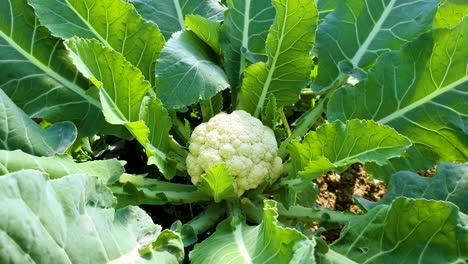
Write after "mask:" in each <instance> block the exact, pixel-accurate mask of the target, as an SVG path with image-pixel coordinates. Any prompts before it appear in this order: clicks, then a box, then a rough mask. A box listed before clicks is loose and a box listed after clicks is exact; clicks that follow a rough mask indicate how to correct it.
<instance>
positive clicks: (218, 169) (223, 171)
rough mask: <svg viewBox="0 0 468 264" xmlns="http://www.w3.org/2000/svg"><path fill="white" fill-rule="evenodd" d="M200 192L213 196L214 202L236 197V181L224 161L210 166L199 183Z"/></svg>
mask: <svg viewBox="0 0 468 264" xmlns="http://www.w3.org/2000/svg"><path fill="white" fill-rule="evenodd" d="M198 187H199V189H200V192H202V193H205V194H207V195H209V196H211V197H213V199H214V201H215V203H219V202H221V201H222V200H229V199H234V198H237V197H238V196H237V191H236V182H235V179H234V176H232V175H231V174H230V173H229V170H228V168H227V166H226V163H219V164H217V165H215V166H213V167H211V168H210V169H209V170H208V172H207V173H206V174H205V175H202V180H201V182H200V183H199V186H198Z"/></svg>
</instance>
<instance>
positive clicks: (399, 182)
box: [356, 163, 468, 214]
mask: <svg viewBox="0 0 468 264" xmlns="http://www.w3.org/2000/svg"><path fill="white" fill-rule="evenodd" d="M400 196H403V197H408V198H425V199H430V200H441V201H449V202H452V203H453V204H455V205H456V206H458V207H459V208H460V211H461V212H462V213H464V214H467V213H468V165H459V164H454V163H440V164H439V165H438V166H437V172H436V174H435V176H433V177H430V178H427V177H422V176H419V175H418V174H416V173H413V172H409V171H401V172H398V173H396V174H394V175H392V177H391V178H390V182H389V183H388V188H387V191H386V192H385V195H384V197H383V198H382V199H381V200H379V201H378V202H375V203H373V202H370V201H367V200H365V199H364V198H361V197H356V198H357V200H358V202H359V204H360V205H361V206H363V207H364V209H365V210H367V211H369V210H371V209H372V208H374V207H376V206H378V205H380V204H390V203H391V202H392V201H393V200H394V199H395V198H397V197H400Z"/></svg>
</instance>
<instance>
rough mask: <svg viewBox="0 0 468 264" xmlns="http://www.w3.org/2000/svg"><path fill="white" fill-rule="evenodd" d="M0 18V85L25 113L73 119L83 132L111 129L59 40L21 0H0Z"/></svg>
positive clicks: (50, 120) (58, 118)
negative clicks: (42, 25) (52, 35)
mask: <svg viewBox="0 0 468 264" xmlns="http://www.w3.org/2000/svg"><path fill="white" fill-rule="evenodd" d="M0 18H1V19H0V67H1V68H2V70H1V71H0V89H2V90H3V91H5V93H6V94H7V95H8V96H9V97H10V98H11V99H12V100H13V102H15V104H16V105H18V106H19V107H20V108H22V109H23V110H24V111H25V112H26V114H27V115H29V116H30V117H34V118H44V119H46V120H47V121H49V122H52V123H56V122H60V121H73V122H74V123H75V124H76V125H77V127H78V129H79V131H80V133H82V134H83V135H85V136H90V135H93V134H95V133H97V132H99V133H106V134H115V132H112V131H110V129H109V127H108V128H105V121H104V117H103V115H102V113H101V110H100V104H99V101H98V100H96V99H95V98H93V97H92V96H90V95H89V94H88V93H87V91H86V89H88V87H89V84H88V82H87V81H86V79H84V78H83V77H82V76H81V75H80V74H79V72H78V71H77V70H76V68H75V67H74V65H73V64H72V63H71V61H70V59H69V58H68V57H67V54H66V50H65V47H64V46H63V44H62V41H61V40H60V39H56V38H53V37H51V36H50V33H49V32H48V31H47V29H46V28H44V27H41V26H40V25H39V21H38V20H37V19H36V18H35V15H34V12H33V9H32V8H31V7H30V6H29V5H28V4H27V2H26V0H15V1H11V0H8V1H2V3H1V4H0Z"/></svg>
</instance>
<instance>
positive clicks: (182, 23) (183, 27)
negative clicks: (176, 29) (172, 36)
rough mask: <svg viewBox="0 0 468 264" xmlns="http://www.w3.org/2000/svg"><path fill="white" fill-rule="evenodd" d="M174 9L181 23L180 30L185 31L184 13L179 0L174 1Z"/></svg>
mask: <svg viewBox="0 0 468 264" xmlns="http://www.w3.org/2000/svg"><path fill="white" fill-rule="evenodd" d="M174 7H175V10H176V13H177V21H179V25H180V28H181V29H182V30H185V23H184V13H183V12H182V9H181V8H180V2H179V0H174Z"/></svg>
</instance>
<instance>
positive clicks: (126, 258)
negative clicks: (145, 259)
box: [109, 245, 141, 264]
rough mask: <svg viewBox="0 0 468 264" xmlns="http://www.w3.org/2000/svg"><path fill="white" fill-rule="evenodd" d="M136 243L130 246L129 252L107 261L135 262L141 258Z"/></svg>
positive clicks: (119, 263)
mask: <svg viewBox="0 0 468 264" xmlns="http://www.w3.org/2000/svg"><path fill="white" fill-rule="evenodd" d="M138 249H139V247H138V245H137V246H135V247H134V248H132V249H131V250H130V251H129V252H127V253H125V254H123V255H121V256H119V257H118V258H116V259H113V260H111V261H109V264H125V263H136V262H138V260H140V259H141V255H140V253H139V251H138Z"/></svg>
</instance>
